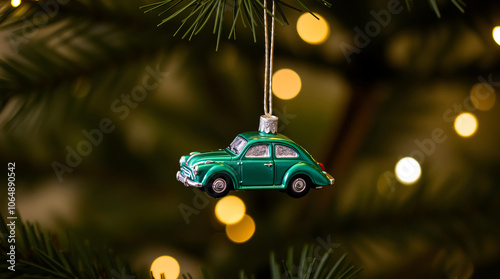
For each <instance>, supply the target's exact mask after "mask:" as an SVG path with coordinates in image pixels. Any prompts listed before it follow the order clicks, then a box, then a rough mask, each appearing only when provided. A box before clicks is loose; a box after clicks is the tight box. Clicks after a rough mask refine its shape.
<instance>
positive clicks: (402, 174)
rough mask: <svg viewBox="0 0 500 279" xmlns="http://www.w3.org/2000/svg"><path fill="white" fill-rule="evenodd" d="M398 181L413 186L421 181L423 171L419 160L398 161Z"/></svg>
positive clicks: (405, 158)
mask: <svg viewBox="0 0 500 279" xmlns="http://www.w3.org/2000/svg"><path fill="white" fill-rule="evenodd" d="M395 173H396V179H397V180H398V181H399V182H401V183H402V184H404V185H411V184H414V183H415V182H417V181H418V179H420V176H421V175H422V169H421V168H420V164H419V163H418V162H417V160H415V159H413V158H412V157H404V158H401V160H399V161H398V163H397V164H396V168H395Z"/></svg>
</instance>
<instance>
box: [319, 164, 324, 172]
mask: <svg viewBox="0 0 500 279" xmlns="http://www.w3.org/2000/svg"><path fill="white" fill-rule="evenodd" d="M318 164H319V166H320V167H321V169H322V170H323V171H325V165H323V164H322V163H318Z"/></svg>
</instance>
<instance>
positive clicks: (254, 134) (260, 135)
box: [239, 132, 298, 145]
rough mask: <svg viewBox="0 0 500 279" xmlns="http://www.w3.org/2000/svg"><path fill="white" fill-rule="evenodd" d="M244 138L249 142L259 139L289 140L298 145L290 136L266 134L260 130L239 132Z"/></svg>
mask: <svg viewBox="0 0 500 279" xmlns="http://www.w3.org/2000/svg"><path fill="white" fill-rule="evenodd" d="M239 135H240V136H242V137H243V138H245V139H246V140H247V141H248V142H249V143H250V142H259V141H275V142H283V141H285V142H288V143H292V144H294V145H298V144H297V143H295V142H294V141H293V140H291V139H290V138H289V137H287V136H285V135H282V134H266V133H260V132H246V133H241V134H239Z"/></svg>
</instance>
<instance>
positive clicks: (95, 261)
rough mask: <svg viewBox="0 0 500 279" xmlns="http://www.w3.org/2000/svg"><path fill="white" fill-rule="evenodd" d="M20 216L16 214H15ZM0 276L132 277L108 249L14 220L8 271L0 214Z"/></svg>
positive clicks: (5, 230) (7, 245) (4, 229)
mask: <svg viewBox="0 0 500 279" xmlns="http://www.w3.org/2000/svg"><path fill="white" fill-rule="evenodd" d="M18 216H19V214H18ZM0 220H1V221H0V232H1V233H2V235H1V237H0V251H1V255H0V274H1V277H2V278H15V277H19V276H21V275H22V277H23V278H41V277H44V278H47V277H48V278H82V279H83V278H95V279H97V278H116V279H127V278H135V276H134V275H133V274H132V273H131V272H130V267H129V265H128V263H125V262H123V261H121V260H119V259H117V257H116V256H115V255H114V253H113V252H112V251H110V250H109V249H103V248H102V249H95V248H94V247H92V246H91V245H90V243H89V242H88V241H82V240H80V239H77V238H75V237H74V236H71V235H70V234H68V235H67V236H66V238H65V239H62V238H61V237H58V236H57V235H55V234H51V233H48V232H43V231H42V230H41V229H40V227H39V226H38V225H35V224H32V223H30V222H23V221H22V220H21V218H20V217H18V219H17V220H15V225H16V230H17V231H16V235H15V236H16V237H15V239H16V242H15V244H14V245H15V253H16V254H15V256H16V265H15V271H14V272H12V271H11V270H9V269H7V267H8V266H10V265H9V264H8V263H7V260H8V257H7V253H8V252H9V251H10V245H12V244H10V243H8V242H7V239H8V236H9V234H10V229H9V228H8V227H7V224H6V223H5V221H4V217H3V216H2V215H1V214H0Z"/></svg>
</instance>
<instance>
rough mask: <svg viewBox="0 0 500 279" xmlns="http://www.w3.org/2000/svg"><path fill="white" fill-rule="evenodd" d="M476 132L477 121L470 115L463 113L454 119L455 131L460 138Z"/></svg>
mask: <svg viewBox="0 0 500 279" xmlns="http://www.w3.org/2000/svg"><path fill="white" fill-rule="evenodd" d="M476 130H477V119H476V117H475V116H474V115H473V114H472V113H468V112H464V113H461V114H459V115H458V116H457V118H455V131H456V132H457V134H458V135H459V136H461V137H464V138H466V137H470V136H472V135H473V134H474V133H475V132H476Z"/></svg>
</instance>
